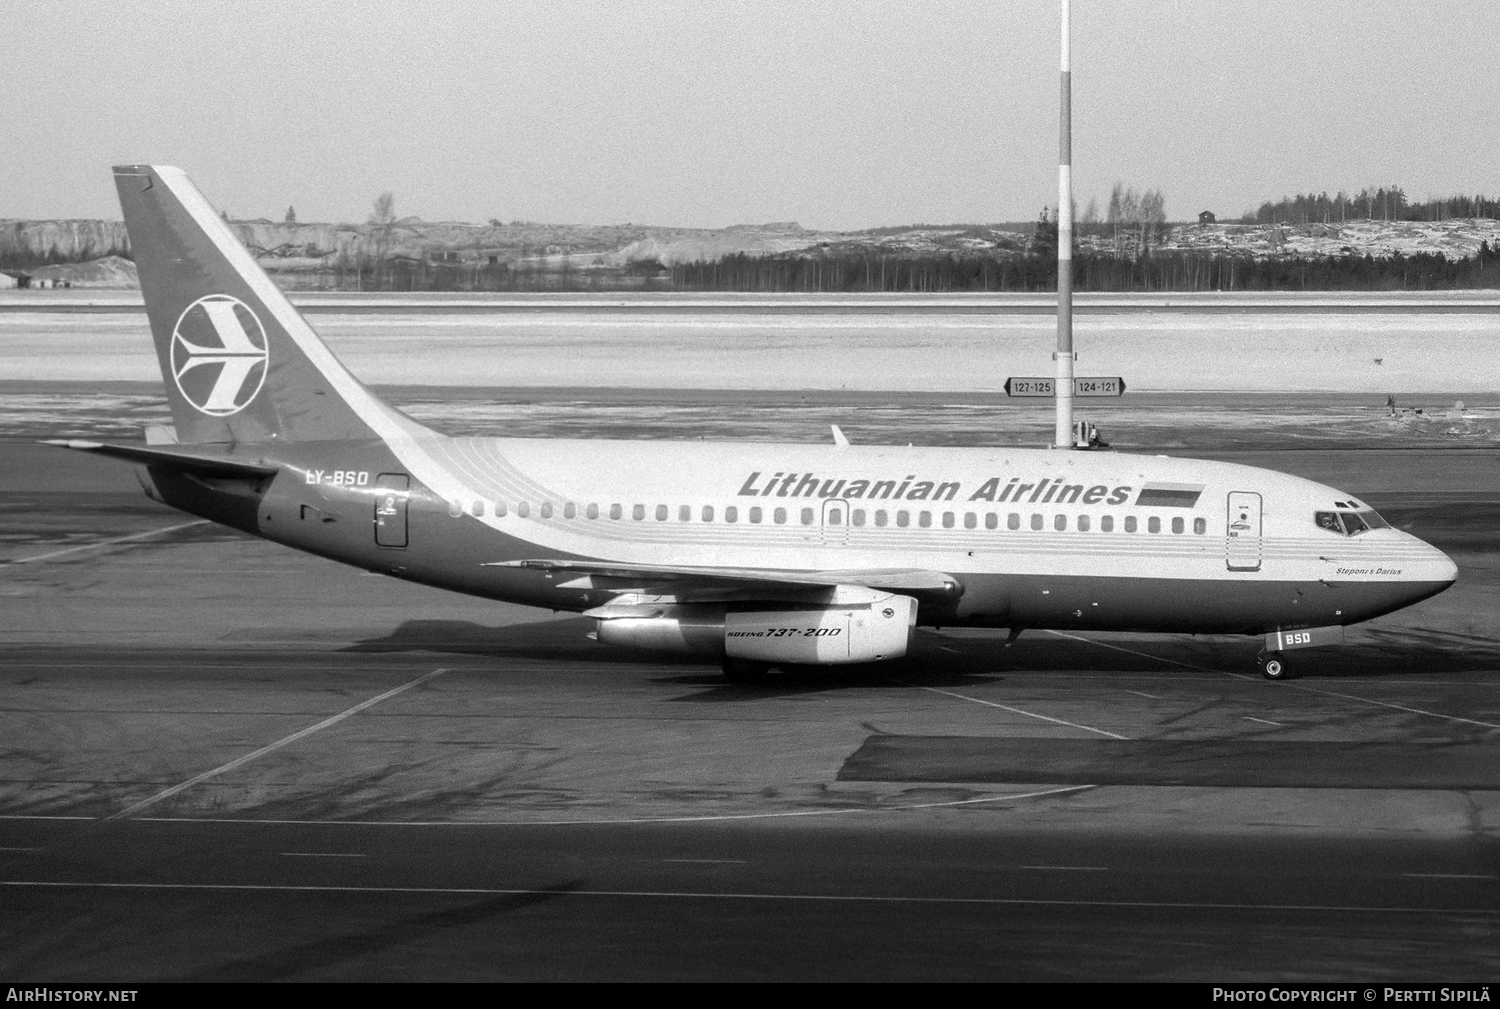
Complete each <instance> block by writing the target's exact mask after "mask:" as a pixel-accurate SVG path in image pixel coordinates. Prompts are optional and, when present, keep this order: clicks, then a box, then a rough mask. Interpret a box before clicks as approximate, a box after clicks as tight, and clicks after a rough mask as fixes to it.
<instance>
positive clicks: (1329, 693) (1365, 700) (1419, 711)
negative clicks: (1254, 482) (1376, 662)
mask: <svg viewBox="0 0 1500 1009" xmlns="http://www.w3.org/2000/svg"><path fill="white" fill-rule="evenodd" d="M1047 633H1048V634H1052V635H1055V636H1056V637H1059V638H1068V639H1069V640H1072V641H1081V642H1083V643H1084V644H1089V645H1097V646H1098V647H1100V648H1110V649H1113V650H1114V651H1117V652H1125V653H1127V654H1130V655H1139V656H1141V657H1142V658H1147V659H1154V660H1155V661H1157V662H1169V663H1171V664H1172V665H1174V666H1182V667H1184V668H1186V669H1195V670H1198V671H1199V672H1205V673H1220V674H1222V675H1224V676H1233V677H1235V678H1236V679H1241V680H1249V679H1253V678H1254V677H1251V676H1246V675H1245V674H1244V673H1231V672H1228V671H1226V670H1223V669H1210V668H1209V667H1207V666H1198V665H1194V664H1192V663H1190V662H1178V661H1177V660H1176V659H1167V658H1163V657H1161V656H1159V655H1151V654H1149V653H1147V652H1138V651H1136V650H1135V649H1133V648H1122V647H1120V646H1119V645H1111V644H1109V643H1107V642H1104V641H1094V640H1092V639H1090V638H1082V637H1079V636H1078V635H1076V634H1066V633H1064V632H1063V631H1051V630H1049V631H1048V632H1047ZM1460 685H1461V686H1468V685H1469V684H1460ZM1285 686H1288V687H1292V688H1294V689H1297V690H1306V691H1308V692H1309V693H1313V694H1322V695H1323V696H1325V697H1338V698H1341V699H1343V700H1346V701H1358V702H1360V703H1362V704H1373V705H1376V706H1377V707H1381V708H1393V709H1395V710H1396V711H1404V712H1406V713H1407V714H1411V715H1426V716H1427V717H1428V718H1441V719H1444V720H1445V721H1449V722H1459V723H1461V724H1463V725H1477V726H1479V727H1480V728H1484V729H1500V724H1497V723H1495V722H1483V721H1480V720H1478V719H1475V718H1462V717H1460V716H1458V715H1444V714H1442V713H1441V712H1437V711H1428V710H1427V709H1426V708H1413V707H1410V706H1408V705H1405V704H1395V703H1393V702H1391V701H1377V700H1375V699H1373V698H1370V697H1357V696H1355V695H1354V694H1345V693H1340V692H1339V691H1337V690H1325V689H1323V688H1322V687H1314V686H1309V685H1308V684H1306V683H1287V684H1285ZM929 689H930V688H929ZM981 703H983V702H981ZM1246 717H1248V716H1246ZM1250 720H1251V721H1253V722H1259V721H1263V719H1259V718H1252V719H1250ZM1267 724H1270V725H1278V724H1280V723H1278V722H1270V723H1267Z"/></svg>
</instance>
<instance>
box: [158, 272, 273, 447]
mask: <svg viewBox="0 0 1500 1009" xmlns="http://www.w3.org/2000/svg"><path fill="white" fill-rule="evenodd" d="M269 360H270V351H269V348H268V344H267V341H266V330H265V327H263V326H262V325H261V324H260V319H258V318H257V317H256V315H255V313H254V312H252V311H251V310H250V306H249V305H246V304H245V303H244V302H243V301H240V300H239V299H238V298H232V297H230V296H229V295H227V294H210V295H209V296H208V297H206V298H199V299H198V300H197V301H195V302H193V303H192V304H191V305H189V306H188V307H187V308H186V309H185V310H184V311H183V313H182V315H181V316H179V317H178V319H177V325H176V327H175V328H174V329H173V330H172V377H173V379H175V380H176V382H177V389H178V391H180V392H181V393H182V396H183V398H184V399H186V400H187V401H188V402H189V403H191V404H192V405H193V408H194V409H195V410H197V411H199V412H200V413H206V414H208V415H209V416H211V417H228V416H229V415H231V414H236V413H239V412H240V411H241V410H243V409H245V407H247V406H249V405H250V404H251V402H253V401H254V399H255V397H256V396H257V395H259V394H260V390H261V386H263V385H265V383H266V370H267V365H268V363H269Z"/></svg>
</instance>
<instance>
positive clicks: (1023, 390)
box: [1005, 375, 1125, 399]
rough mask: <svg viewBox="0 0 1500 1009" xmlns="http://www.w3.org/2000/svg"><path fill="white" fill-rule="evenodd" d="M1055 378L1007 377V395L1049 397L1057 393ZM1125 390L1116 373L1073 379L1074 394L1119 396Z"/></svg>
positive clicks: (1123, 383)
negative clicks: (1101, 376)
mask: <svg viewBox="0 0 1500 1009" xmlns="http://www.w3.org/2000/svg"><path fill="white" fill-rule="evenodd" d="M1056 383H1057V380H1056V379H1053V378H1007V379H1006V380H1005V394H1006V395H1007V396H1034V397H1039V398H1043V399H1050V398H1052V397H1054V396H1056V395H1057V384H1056ZM1124 392H1125V380H1124V379H1123V378H1121V377H1119V376H1118V375H1115V376H1111V377H1109V378H1075V379H1073V395H1074V396H1119V395H1122V394H1124Z"/></svg>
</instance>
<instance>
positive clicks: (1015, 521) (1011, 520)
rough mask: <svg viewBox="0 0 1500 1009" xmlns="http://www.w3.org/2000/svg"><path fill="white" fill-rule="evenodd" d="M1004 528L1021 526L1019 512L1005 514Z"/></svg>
mask: <svg viewBox="0 0 1500 1009" xmlns="http://www.w3.org/2000/svg"><path fill="white" fill-rule="evenodd" d="M1005 528H1007V529H1019V528H1021V516H1020V514H1019V513H1017V512H1011V513H1010V514H1009V515H1007V516H1005Z"/></svg>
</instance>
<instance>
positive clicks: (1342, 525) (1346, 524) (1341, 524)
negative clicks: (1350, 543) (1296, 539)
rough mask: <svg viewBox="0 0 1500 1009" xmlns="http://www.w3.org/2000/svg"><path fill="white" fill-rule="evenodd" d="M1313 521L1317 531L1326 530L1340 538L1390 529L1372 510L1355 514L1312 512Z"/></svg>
mask: <svg viewBox="0 0 1500 1009" xmlns="http://www.w3.org/2000/svg"><path fill="white" fill-rule="evenodd" d="M1313 521H1314V522H1316V523H1317V525H1318V528H1319V529H1327V530H1328V531H1329V532H1331V533H1338V534H1339V535H1341V536H1358V535H1359V534H1360V533H1362V532H1368V531H1369V530H1371V529H1388V528H1390V523H1389V522H1387V521H1386V520H1385V519H1383V518H1381V517H1380V515H1379V514H1377V513H1376V511H1375V509H1373V508H1365V509H1363V510H1361V511H1357V512H1314V513H1313Z"/></svg>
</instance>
